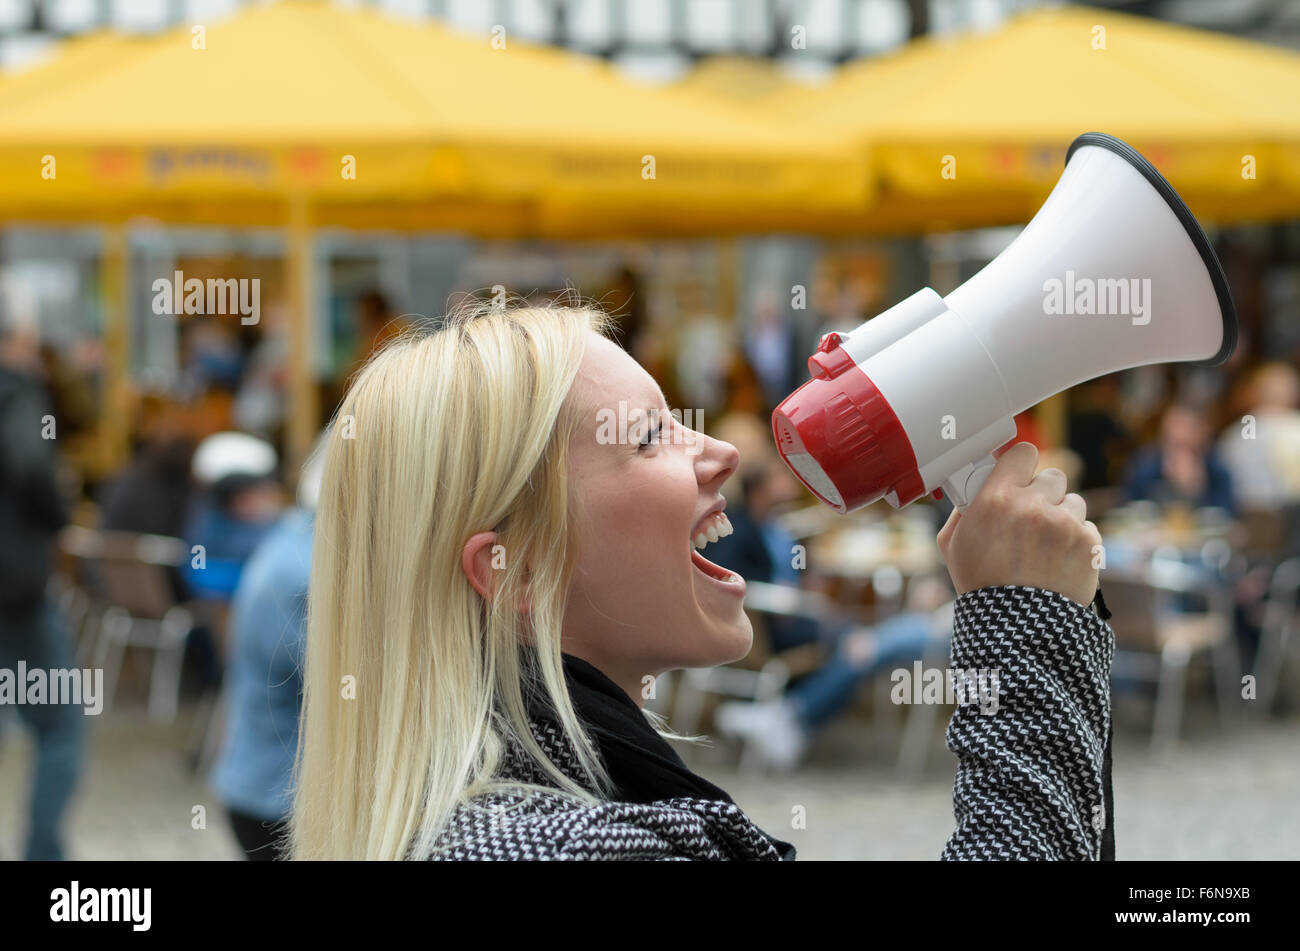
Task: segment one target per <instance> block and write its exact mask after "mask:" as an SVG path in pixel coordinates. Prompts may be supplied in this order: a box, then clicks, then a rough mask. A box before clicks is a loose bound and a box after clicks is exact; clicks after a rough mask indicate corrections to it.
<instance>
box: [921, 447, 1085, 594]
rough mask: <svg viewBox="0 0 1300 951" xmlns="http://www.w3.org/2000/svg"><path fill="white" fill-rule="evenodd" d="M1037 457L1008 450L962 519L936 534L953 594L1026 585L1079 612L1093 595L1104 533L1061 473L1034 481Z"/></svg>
mask: <svg viewBox="0 0 1300 951" xmlns="http://www.w3.org/2000/svg"><path fill="white" fill-rule="evenodd" d="M1037 464H1038V450H1037V449H1035V448H1034V446H1033V444H1032V443H1027V442H1022V443H1017V444H1016V445H1014V446H1012V447H1011V448H1010V449H1008V450H1007V451H1006V452H1004V453H1003V454H1002V457H1001V458H1000V459H998V463H997V465H996V466H995V467H994V469H993V471H992V472H991V473H990V474H989V477H988V480H987V481H986V482H985V483H984V485H983V487H982V488H981V489H980V491H979V492H978V493H977V494H976V496H975V499H974V501H972V502H971V504H970V505H968V506H967V507H966V511H965V512H964V513H962V512H958V511H957V510H956V509H954V510H953V513H952V515H951V516H950V517H949V518H948V522H947V524H946V525H944V527H943V528H942V529H941V530H940V532H939V539H938V541H939V553H940V554H941V555H942V556H943V560H944V563H945V564H947V566H948V574H950V575H951V576H952V583H953V585H955V586H956V589H957V594H959V595H961V594H965V593H966V592H967V591H974V590H975V589H976V588H987V587H993V586H999V585H1024V586H1027V587H1034V588H1046V589H1047V590H1049V591H1057V592H1059V593H1061V594H1063V595H1065V596H1066V597H1067V598H1070V599H1071V600H1073V601H1077V602H1078V603H1079V604H1082V605H1085V606H1086V605H1088V604H1091V603H1092V599H1093V596H1094V595H1095V594H1096V591H1097V568H1096V567H1094V565H1096V564H1097V563H1098V561H1097V557H1096V555H1097V553H1098V552H1100V550H1101V549H1100V545H1101V533H1100V532H1098V531H1097V526H1096V525H1094V524H1093V523H1092V522H1089V521H1087V514H1088V513H1087V508H1086V506H1085V505H1084V502H1083V499H1082V497H1080V496H1078V495H1076V494H1075V493H1073V492H1071V493H1069V494H1068V495H1067V494H1066V491H1065V488H1066V486H1065V473H1064V472H1062V471H1061V470H1060V469H1044V470H1043V471H1042V472H1040V473H1038V475H1037V476H1035V475H1034V468H1035V467H1036V466H1037Z"/></svg>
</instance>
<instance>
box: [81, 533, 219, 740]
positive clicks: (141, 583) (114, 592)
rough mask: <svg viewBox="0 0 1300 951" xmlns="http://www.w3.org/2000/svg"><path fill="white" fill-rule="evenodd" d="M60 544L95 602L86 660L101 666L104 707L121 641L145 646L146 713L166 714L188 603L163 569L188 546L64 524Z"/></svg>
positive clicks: (114, 681) (170, 710) (172, 710)
mask: <svg viewBox="0 0 1300 951" xmlns="http://www.w3.org/2000/svg"><path fill="white" fill-rule="evenodd" d="M60 547H61V548H62V550H63V551H64V552H65V553H66V554H68V555H69V556H71V557H72V558H74V559H75V560H76V561H77V562H79V563H80V564H82V565H83V566H84V568H85V571H86V574H87V576H88V580H89V583H90V584H91V586H92V594H93V596H94V597H95V599H96V600H97V601H98V602H99V603H100V604H102V605H103V612H102V615H101V616H100V618H99V622H98V637H97V640H96V643H95V651H94V666H95V667H98V668H101V669H103V671H104V706H105V708H106V709H107V708H111V706H112V703H113V698H114V696H115V694H116V692H117V685H118V680H119V677H120V674H121V669H122V656H123V654H124V653H125V652H126V648H127V647H134V648H137V649H143V650H148V651H151V652H153V669H152V672H151V674H150V680H149V708H148V709H149V716H150V717H151V718H152V719H155V720H159V721H164V722H171V721H173V720H174V719H175V718H176V713H177V709H178V706H179V702H180V685H181V662H182V661H183V659H184V656H185V643H186V640H187V639H188V637H189V634H190V631H192V630H193V628H194V618H193V615H192V614H191V613H190V611H189V610H188V609H187V608H185V607H183V606H182V605H180V604H179V603H178V602H177V598H176V593H175V589H174V588H173V586H172V577H171V574H170V570H171V569H174V568H177V567H179V566H180V565H182V564H184V563H185V562H186V561H187V559H188V549H187V548H186V545H185V543H184V542H183V541H181V540H180V539H178V538H168V537H165V536H162V535H140V534H136V533H134V532H99V531H94V530H91V529H87V528H82V527H80V526H71V527H69V528H67V529H65V530H64V532H63V534H62V535H61V537H60Z"/></svg>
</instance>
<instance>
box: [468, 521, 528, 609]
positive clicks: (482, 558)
mask: <svg viewBox="0 0 1300 951" xmlns="http://www.w3.org/2000/svg"><path fill="white" fill-rule="evenodd" d="M498 538H499V536H498V535H497V533H496V532H478V533H476V534H474V535H471V536H470V537H469V540H468V541H466V542H465V547H464V548H462V549H461V550H460V566H461V569H462V570H463V571H464V572H465V577H466V578H468V579H469V583H470V584H471V585H473V587H474V590H475V591H477V592H478V593H479V594H480V595H482V596H483V600H484V601H491V600H492V598H493V597H494V596H495V594H496V586H497V580H498V578H499V577H500V573H501V572H502V571H504V570H505V568H506V557H507V555H506V550H505V546H504V545H501V544H500V543H499V541H498ZM529 577H530V572H528V571H527V570H525V572H524V579H525V585H526V584H527V580H528V579H529ZM529 609H530V604H529V597H528V590H527V587H525V589H524V591H523V592H522V593H521V594H520V597H519V604H518V605H516V610H518V611H519V612H520V613H527V612H528V610H529Z"/></svg>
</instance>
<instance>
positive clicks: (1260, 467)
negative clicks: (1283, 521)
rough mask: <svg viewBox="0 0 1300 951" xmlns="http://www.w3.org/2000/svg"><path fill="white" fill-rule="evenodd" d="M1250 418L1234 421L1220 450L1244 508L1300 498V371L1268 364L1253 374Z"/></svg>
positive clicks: (1270, 506) (1279, 505)
mask: <svg viewBox="0 0 1300 951" xmlns="http://www.w3.org/2000/svg"><path fill="white" fill-rule="evenodd" d="M1248 400H1249V406H1250V409H1249V414H1248V415H1249V417H1251V418H1248V419H1237V420H1233V421H1232V423H1230V424H1229V425H1228V427H1227V428H1226V429H1224V431H1223V434H1222V435H1221V436H1220V437H1219V443H1218V453H1219V456H1220V458H1222V460H1223V463H1224V466H1225V467H1226V468H1227V470H1228V472H1229V475H1230V477H1231V479H1232V486H1233V491H1234V493H1235V495H1236V500H1237V502H1238V504H1239V505H1240V507H1241V508H1243V509H1282V508H1283V507H1284V506H1287V505H1291V504H1294V503H1295V502H1296V501H1297V500H1300V372H1297V371H1296V369H1295V367H1293V366H1290V365H1289V364H1286V363H1266V364H1264V365H1263V366H1261V367H1259V369H1257V370H1256V371H1255V372H1254V374H1253V375H1252V376H1251V379H1250V383H1249V393H1248Z"/></svg>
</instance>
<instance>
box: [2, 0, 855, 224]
mask: <svg viewBox="0 0 1300 951" xmlns="http://www.w3.org/2000/svg"><path fill="white" fill-rule="evenodd" d="M502 42H504V48H496V47H497V46H499V45H500V44H501V43H502ZM864 161H865V160H864V158H863V157H862V156H861V155H860V154H855V153H854V152H851V151H850V150H848V149H847V147H846V145H845V143H844V142H843V141H837V140H836V138H835V136H834V134H833V133H830V132H827V133H822V134H817V135H815V136H812V137H807V136H804V137H800V138H797V139H795V138H792V137H791V136H789V135H788V134H787V133H786V132H785V131H784V130H782V129H780V128H773V127H770V126H769V125H767V124H765V123H763V122H761V121H759V120H757V119H754V118H750V117H743V116H740V115H736V114H732V113H728V112H727V111H726V110H722V109H719V108H717V107H716V106H710V105H708V104H703V103H700V102H697V101H694V100H693V99H691V98H690V97H688V96H684V95H682V94H680V93H679V92H676V91H673V90H664V89H661V88H655V87H651V86H645V85H640V84H637V83H633V82H631V81H629V80H626V79H624V78H622V77H620V76H619V75H618V74H617V72H616V71H615V70H614V69H613V68H612V67H610V66H609V65H607V64H605V63H603V62H601V61H599V60H592V59H589V58H585V57H580V56H577V55H575V54H572V53H569V52H566V51H562V50H557V49H553V48H549V47H536V46H529V45H527V44H525V43H522V42H519V41H517V40H515V39H514V38H513V37H499V38H497V40H496V43H495V44H494V41H493V38H491V37H476V36H467V35H461V34H458V33H455V32H453V31H451V30H449V29H447V28H446V27H443V26H441V25H439V24H436V23H430V22H409V21H403V20H398V19H394V18H390V17H388V16H386V15H384V14H381V13H379V12H377V11H373V10H344V9H339V8H336V7H333V6H327V5H324V4H320V5H316V4H312V3H308V2H302V0H287V2H283V3H279V4H274V5H269V6H250V7H248V8H246V9H245V10H243V11H241V12H240V13H239V14H238V15H237V16H235V17H234V18H232V19H230V20H228V21H226V22H223V23H220V24H216V25H213V26H211V27H209V28H207V29H206V31H205V32H204V33H202V34H198V33H196V32H191V30H190V29H188V28H183V29H179V30H173V31H170V32H167V33H165V34H161V35H158V36H147V37H128V36H111V35H109V36H101V37H94V38H91V39H88V40H83V41H81V42H79V43H77V44H74V45H72V46H71V47H70V48H69V49H68V50H67V51H66V52H65V53H64V54H63V55H62V56H60V57H59V58H57V59H56V60H55V61H54V62H53V63H51V64H50V65H48V66H44V67H41V68H38V69H36V70H33V71H31V72H29V73H28V74H26V75H20V76H16V77H12V78H9V79H6V80H4V81H0V218H4V219H8V220H15V219H36V220H88V219H101V220H103V219H108V220H114V219H124V218H127V217H131V216H135V215H142V214H143V215H151V216H154V217H158V218H160V219H162V220H167V221H185V222H213V223H222V222H225V223H254V224H256V223H279V222H282V221H283V220H284V218H285V214H286V213H285V203H286V202H287V201H289V200H290V199H296V200H301V201H305V202H307V203H308V204H309V205H310V206H311V208H312V212H311V219H312V221H313V222H314V223H336V224H343V225H350V224H356V225H378V226H385V227H398V228H431V227H436V228H454V229H457V230H462V231H467V232H471V233H477V234H487V235H501V234H518V233H530V234H546V233H551V232H559V233H566V234H577V233H581V230H582V227H583V226H582V213H583V210H584V209H590V210H593V211H597V212H599V215H598V217H603V218H606V219H616V220H618V221H619V222H621V223H620V224H619V225H618V227H619V228H621V229H623V230H626V231H627V233H629V234H639V235H647V234H662V233H683V232H685V233H690V232H700V231H704V232H707V231H728V230H747V229H768V228H780V227H791V228H800V227H802V226H803V223H804V221H805V220H806V216H807V215H809V214H810V213H811V214H829V213H836V212H842V211H845V210H849V209H854V208H858V207H860V206H861V205H862V204H864V203H865V201H866V199H867V183H868V176H867V174H866V173H865V166H864ZM610 227H612V225H611V224H609V223H606V224H605V225H603V226H602V228H603V229H605V230H608V229H609V228H610Z"/></svg>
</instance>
